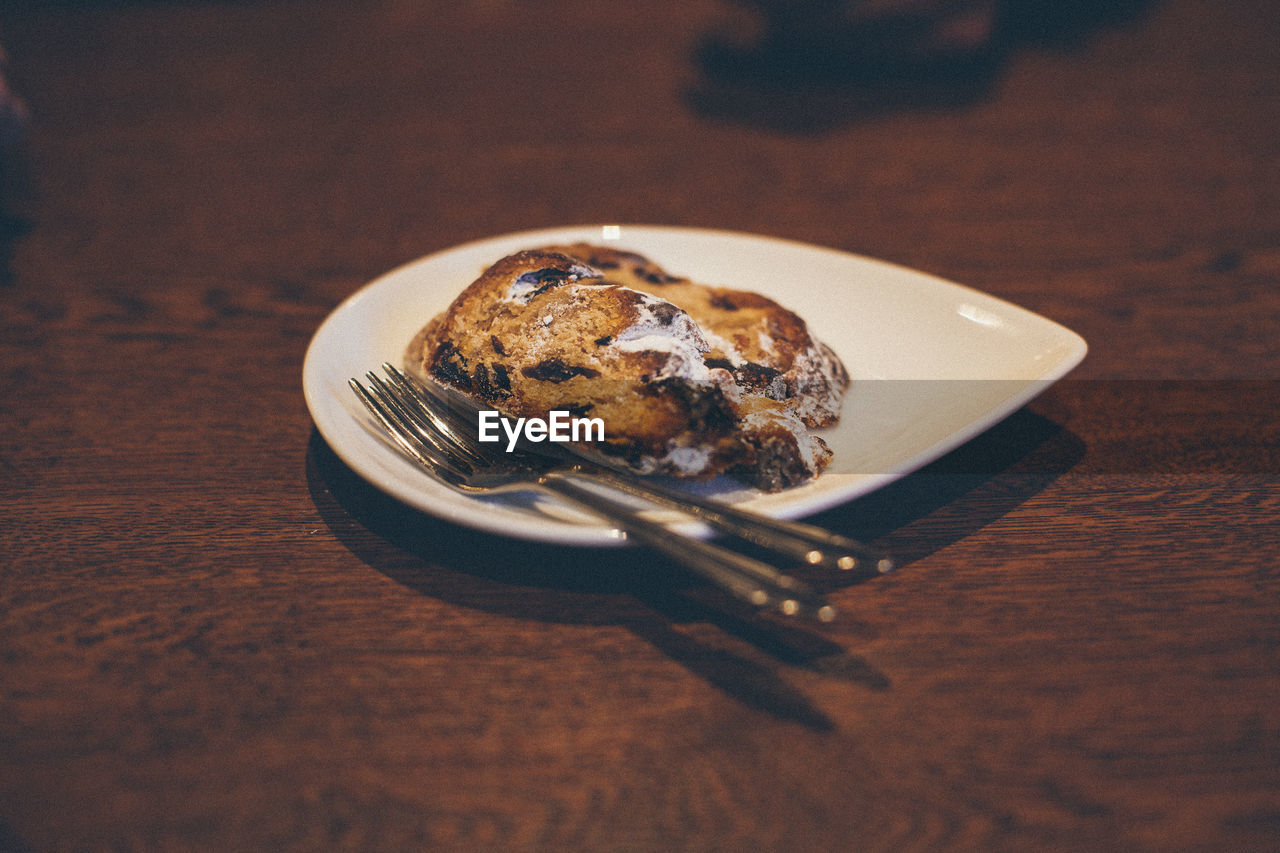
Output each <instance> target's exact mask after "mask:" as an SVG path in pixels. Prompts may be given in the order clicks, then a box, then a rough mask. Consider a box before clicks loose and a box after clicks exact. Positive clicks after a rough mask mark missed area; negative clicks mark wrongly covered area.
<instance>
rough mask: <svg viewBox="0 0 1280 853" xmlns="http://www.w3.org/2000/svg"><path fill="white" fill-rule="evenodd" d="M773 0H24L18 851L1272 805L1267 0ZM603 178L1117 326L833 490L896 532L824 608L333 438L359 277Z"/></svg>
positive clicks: (1272, 222)
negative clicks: (875, 566) (775, 614)
mask: <svg viewBox="0 0 1280 853" xmlns="http://www.w3.org/2000/svg"><path fill="white" fill-rule="evenodd" d="M907 5H908V6H911V5H913V4H907ZM914 5H918V6H921V7H923V6H928V5H930V4H928V3H924V4H914ZM939 5H945V4H939ZM773 8H776V7H775V6H774V5H770V6H769V7H767V8H766V9H765V11H769V9H773ZM868 14H869V13H868ZM873 17H874V16H873ZM766 19H767V15H763V14H762V13H761V9H760V7H759V6H755V7H752V6H748V5H732V4H729V3H723V2H713V0H705V2H704V0H698V1H697V2H681V3H660V4H639V5H635V4H633V5H627V4H617V3H597V2H586V0H525V2H518V0H463V1H462V2H457V3H415V2H407V0H384V2H373V0H359V2H341V3H339V2H328V0H319V2H305V3H303V2H292V0H263V2H234V0H223V2H201V1H200V0H191V2H141V1H140V2H62V3H34V2H30V3H9V4H5V5H4V6H0V43H3V45H4V47H5V50H6V52H7V54H8V69H7V78H8V82H9V84H10V86H11V88H12V89H13V90H14V92H16V93H17V94H18V95H19V96H21V97H22V98H23V99H24V100H25V102H26V105H27V107H28V109H29V116H28V118H27V120H26V124H25V128H24V132H23V137H22V139H21V140H17V139H15V138H13V137H10V138H9V142H8V144H7V145H6V147H5V148H4V154H3V159H2V160H0V162H2V163H3V179H4V181H3V184H4V188H5V189H4V197H3V201H4V205H5V217H4V220H3V225H4V228H3V232H4V236H5V243H6V257H7V262H6V263H5V276H4V279H3V284H0V849H4V850H6V851H8V850H13V851H36V850H39V851H43V850H188V849H189V850H280V849H301V850H332V849H357V850H412V849H437V850H513V849H514V850H520V849H525V850H535V849H544V850H561V849H575V850H593V851H595V850H671V849H684V850H745V849H762V850H795V851H810V850H854V849H859V850H894V851H902V850H939V849H952V850H1018V851H1025V850H1064V851H1068V850H1070V851H1074V850H1082V849H1091V850H1110V849H1116V850H1133V851H1144V850H1145V851H1169V850H1206V851H1208V850H1214V851H1217V850H1232V851H1272V850H1275V849H1277V847H1280V770H1278V769H1277V768H1280V710H1277V709H1278V708H1280V671H1278V661H1280V656H1278V654H1277V652H1278V649H1277V645H1278V643H1280V630H1278V629H1277V624H1278V623H1280V620H1277V606H1278V605H1280V581H1278V580H1277V576H1276V565H1277V561H1278V559H1280V534H1278V533H1277V530H1280V525H1277V522H1278V521H1280V511H1278V507H1280V479H1278V474H1280V465H1278V464H1277V446H1278V445H1280V442H1277V435H1276V426H1275V417H1274V413H1273V410H1274V404H1275V400H1276V396H1277V395H1276V389H1277V384H1276V380H1277V379H1278V378H1280V349H1278V348H1277V345H1276V338H1277V335H1276V332H1277V328H1278V323H1277V320H1278V319H1280V295H1278V294H1277V280H1278V279H1280V132H1278V131H1277V128H1280V48H1278V47H1277V44H1278V43H1280V40H1278V39H1277V33H1278V32H1280V26H1278V24H1280V20H1278V13H1277V7H1276V6H1275V4H1273V3H1270V2H1261V0H1255V2H1233V3H1213V2H1200V1H1199V0H1160V2H1151V3H1126V4H1120V5H1114V4H1113V5H1103V4H1091V3H1074V4H1047V3H1022V4H1006V5H1005V6H1003V7H1000V8H999V10H998V11H997V13H996V14H995V15H994V16H992V17H990V18H988V19H986V23H987V24H988V25H989V26H988V27H987V28H986V29H979V30H978V31H977V33H978V37H977V38H976V39H975V40H971V41H969V42H965V43H963V44H959V45H957V44H956V43H954V42H950V43H945V44H943V46H942V47H938V45H937V44H936V43H935V40H934V35H933V33H934V30H933V29H930V25H929V24H928V23H921V22H920V20H919V19H913V18H911V17H910V16H905V17H904V16H898V17H893V16H890V20H889V21H888V23H886V22H885V21H884V20H878V19H877V20H872V21H865V20H862V19H860V18H858V17H857V16H856V15H854V16H853V17H852V18H848V19H841V21H842V22H841V23H839V25H834V24H833V25H830V26H821V27H818V28H816V29H813V28H811V29H804V28H801V29H800V30H799V31H798V32H796V31H786V32H779V31H778V30H777V29H776V27H777V26H778V25H776V24H775V29H772V30H771V29H769V28H767V27H766V26H764V25H763V24H762V21H764V20H766ZM593 222H621V223H657V224H671V225H684V226H701V227H713V228H725V229H734V230H742V231H750V232H757V233H763V234H769V235H774V236H780V237H786V238H791V239H796V240H802V241H807V242H812V243H817V244H822V245H826V246H832V247H835V248H839V249H843V250H847V251H853V252H859V253H864V254H867V255H871V256H874V257H878V258H883V259H886V260H890V261H893V262H897V263H900V264H904V265H907V266H910V267H914V268H918V269H922V270H925V271H927V272H930V273H934V274H937V275H940V276H943V277H945V278H948V279H952V280H955V281H959V282H963V283H965V284H968V285H971V286H973V287H977V288H979V289H981V290H985V291H988V292H991V293H994V294H996V295H998V296H1001V297H1003V298H1006V299H1009V300H1011V301H1014V302H1016V303H1018V304H1021V305H1024V306H1026V307H1028V308H1030V309H1032V310H1034V311H1038V312H1040V313H1043V314H1045V315H1046V316H1048V317H1050V318H1052V319H1054V320H1056V321H1058V322H1060V323H1063V324H1064V325H1067V326H1069V327H1071V328H1072V329H1074V330H1076V331H1078V332H1079V333H1080V334H1082V335H1083V336H1084V337H1085V338H1086V339H1087V340H1088V341H1089V344H1090V354H1089V356H1088V358H1087V359H1086V361H1085V362H1084V364H1083V365H1081V367H1080V368H1079V369H1078V370H1077V371H1076V372H1075V373H1074V374H1073V375H1072V378H1071V379H1070V380H1068V381H1066V382H1063V383H1061V384H1059V385H1058V386H1055V387H1054V388H1053V389H1051V390H1050V391H1049V392H1047V393H1046V394H1045V395H1044V396H1042V397H1041V398H1039V399H1037V400H1036V401H1034V402H1033V403H1032V404H1030V405H1029V406H1028V407H1027V408H1026V409H1024V410H1022V411H1020V412H1018V413H1017V414H1015V415H1014V416H1013V417H1011V418H1010V419H1009V420H1008V421H1006V422H1005V423H1004V424H1002V425H1000V426H999V427H997V428H995V429H994V430H992V431H991V432H990V433H988V434H986V435H985V436H983V437H980V438H979V439H977V440H975V441H974V442H973V443H971V444H969V445H966V446H965V447H963V448H961V449H960V450H958V451H956V452H955V453H953V454H950V455H949V456H947V457H946V458H944V459H943V460H941V461H939V462H937V463H935V464H934V465H931V466H929V467H928V468H926V469H925V470H923V471H922V472H920V473H918V474H916V475H913V476H911V477H908V478H906V479H905V480H903V481H901V482H899V483H897V484H895V485H894V486H892V487H890V488H887V489H885V490H883V491H881V492H878V493H876V494H874V495H871V496H868V497H867V498H864V499H862V500H859V501H855V502H854V503H852V504H850V505H848V506H845V507H841V508H838V509H835V510H832V511H829V512H827V513H824V514H823V515H821V516H820V517H819V518H818V519H817V520H818V521H820V522H822V523H824V524H827V525H829V526H832V527H834V528H836V529H839V530H841V531H843V532H845V533H849V534H853V535H857V536H861V537H864V538H867V539H871V540H873V541H875V542H876V543H877V544H880V545H882V546H883V547H886V548H888V549H890V550H891V551H893V552H894V553H895V554H897V555H898V556H899V560H900V562H901V563H902V566H901V568H900V570H899V571H898V572H897V573H895V574H893V575H890V576H887V577H884V578H880V579H876V580H874V581H871V582H868V583H864V584H855V585H849V584H847V583H845V582H843V581H840V580H839V579H830V578H811V579H812V580H814V581H815V582H817V583H819V584H820V585H822V586H823V588H824V589H826V590H827V591H828V593H829V595H830V597H831V600H832V601H833V602H834V603H835V604H836V605H837V606H838V607H839V608H840V610H841V612H842V614H843V616H842V619H841V620H840V621H838V622H836V623H834V624H832V625H831V626H826V627H822V628H815V627H810V626H806V625H802V624H797V623H784V622H780V621H778V620H775V619H772V618H768V617H758V616H753V615H750V614H744V613H741V612H739V611H735V610H733V609H732V608H729V607H727V606H726V605H725V604H724V603H723V602H722V601H721V600H720V599H719V598H718V597H717V596H716V594H715V593H714V592H713V591H711V590H707V589H705V588H703V587H701V586H700V585H699V584H697V583H695V582H693V581H692V580H689V579H687V578H685V577H683V576H681V575H679V574H678V573H677V572H676V571H675V570H674V569H673V567H671V566H669V565H666V564H665V563H663V562H662V561H660V560H658V559H656V558H654V557H652V556H650V555H647V554H645V553H643V552H641V551H630V550H628V551H609V552H596V551H590V550H575V549H561V548H555V547H552V546H548V545H540V544H530V543H522V542H514V541H508V540H504V539H499V538H495V537H488V536H484V535H481V534H476V533H472V532H469V531H466V530H463V529H461V528H457V527H453V526H451V525H449V524H447V523H444V522H441V521H437V520H434V519H431V518H427V517H424V516H421V515H419V514H417V513H415V512H413V511H411V510H408V509H405V508H403V507H401V506H400V505H398V504H396V503H394V502H393V501H391V500H389V499H387V498H385V497H382V496H381V495H379V494H378V493H377V492H375V491H374V490H373V489H372V488H371V487H370V486H368V485H366V484H365V483H363V482H362V481H361V480H359V478H357V477H356V476H355V475H354V474H352V473H351V472H350V471H349V470H348V469H346V468H345V466H343V465H342V463H341V462H339V461H338V460H337V459H336V457H335V456H334V455H333V453H332V452H331V451H330V449H329V448H328V447H326V446H325V444H324V442H323V441H322V440H321V439H320V438H319V437H318V435H317V434H316V433H315V431H314V428H313V427H312V425H311V422H310V418H309V416H308V413H307V410H306V408H305V406H304V403H303V399H302V394H301V388H300V370H301V363H302V358H303V354H304V352H305V348H306V345H307V342H308V340H309V339H310V336H311V334H312V333H313V332H314V330H315V328H316V327H317V325H318V324H319V323H320V322H321V321H322V320H323V318H324V317H325V316H326V314H327V313H328V312H329V311H330V310H332V308H333V307H334V306H335V305H337V304H338V302H340V301H341V300H342V299H343V298H345V297H346V296H347V295H349V294H350V293H352V292H353V291H355V290H356V289H357V288H359V287H360V286H362V285H363V284H364V283H366V282H367V281H369V280H370V279H372V278H373V277H375V276H377V275H379V274H381V273H383V272H385V271H386V270H388V269H391V268H393V267H395V266H397V265H399V264H401V263H404V262H406V261H409V260H411V259H413V258H415V257H418V256H421V255H423V254H426V253H429V252H432V251H435V250H439V249H443V248H446V247H449V246H451V245H454V244H457V243H459V242H463V241H466V240H471V239H476V238H481V237H486V236H490V235H493V234H498V233H503V232H507V231H515V230H523V229H528V228H536V227H541V226H553V225H564V224H579V223H593ZM815 286H820V283H816V284H815ZM849 322H850V323H856V322H857V306H856V305H850V306H849ZM904 322H909V318H904Z"/></svg>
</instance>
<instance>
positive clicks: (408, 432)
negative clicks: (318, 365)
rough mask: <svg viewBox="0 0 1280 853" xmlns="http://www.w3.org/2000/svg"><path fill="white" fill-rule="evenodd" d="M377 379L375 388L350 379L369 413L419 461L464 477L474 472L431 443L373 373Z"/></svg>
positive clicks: (374, 378)
mask: <svg viewBox="0 0 1280 853" xmlns="http://www.w3.org/2000/svg"><path fill="white" fill-rule="evenodd" d="M371 378H372V380H373V382H374V390H373V391H370V390H368V389H366V388H365V387H364V386H363V385H361V384H360V383H359V382H357V381H356V380H354V379H352V380H350V381H349V384H350V385H351V389H352V390H353V391H355V393H356V396H357V397H359V398H360V402H361V403H363V404H364V407H365V408H366V409H368V410H369V413H370V414H372V415H373V416H374V418H375V419H376V420H377V421H378V423H380V424H381V425H382V427H383V429H385V430H386V432H387V434H388V435H390V436H391V438H392V439H393V440H394V441H395V442H396V444H397V445H399V446H400V447H401V448H402V449H403V450H405V452H407V453H408V454H409V455H410V456H411V457H413V458H414V459H416V460H417V461H418V462H419V463H421V464H422V465H424V466H426V467H427V468H428V469H429V470H430V469H442V470H443V471H444V472H445V473H446V474H447V475H448V476H449V477H451V478H452V479H454V480H455V481H456V480H461V479H463V478H465V477H466V475H467V474H468V473H470V470H471V469H470V466H467V465H465V464H459V463H460V460H458V459H456V458H455V457H454V456H453V455H451V454H450V453H449V452H448V451H445V450H442V449H441V448H439V447H436V446H433V445H432V444H430V443H428V442H427V441H426V440H425V439H424V437H423V435H422V433H421V432H420V431H419V430H418V429H417V428H416V427H415V426H414V425H413V424H412V423H411V422H409V421H407V420H406V419H405V416H404V415H403V414H402V413H401V412H399V411H397V408H396V406H395V405H394V403H392V402H391V401H390V400H389V399H388V397H387V396H386V394H385V392H384V391H383V387H384V386H382V384H381V383H378V382H377V377H374V376H372V375H371Z"/></svg>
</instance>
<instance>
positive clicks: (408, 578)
mask: <svg viewBox="0 0 1280 853" xmlns="http://www.w3.org/2000/svg"><path fill="white" fill-rule="evenodd" d="M1083 452H1084V445H1083V444H1082V442H1081V441H1080V440H1079V439H1078V438H1077V437H1076V436H1074V435H1073V434H1072V433H1070V432H1069V431H1067V430H1065V429H1063V428H1061V427H1059V426H1058V425H1057V424H1055V423H1053V422H1052V421H1049V420H1047V419H1046V418H1043V417H1041V416H1039V415H1036V414H1034V413H1032V412H1030V411H1028V410H1025V409H1024V410H1021V411H1019V412H1017V413H1015V414H1014V415H1012V416H1011V417H1010V418H1008V419H1007V420H1005V421H1004V422H1003V423H1001V424H1000V425H998V426H996V427H994V428H993V429H991V430H990V431H988V432H987V433H985V434H983V435H982V436H980V437H979V438H977V439H974V440H973V441H971V442H969V443H968V444H966V445H964V446H963V447H961V448H959V449H957V450H955V451H953V452H952V453H950V454H948V455H947V456H946V457H944V458H942V459H940V460H938V461H937V462H935V463H933V464H932V465H930V466H928V467H926V468H924V469H922V470H921V471H919V472H917V473H915V474H913V475H910V476H908V477H906V478H904V479H902V480H899V481H898V482H896V483H893V484H891V485H890V486H887V487H886V488H884V489H881V490H879V491H877V492H875V493H873V494H871V495H868V496H866V497H864V498H861V499H859V500H857V501H854V502H851V503H849V504H846V505H845V506H842V507H838V508H836V509H833V510H829V511H827V512H824V513H822V514H820V515H818V516H815V517H813V519H811V520H813V521H814V522H816V523H818V524H822V525H824V526H826V527H829V528H831V529H834V530H837V531H839V532H841V533H844V534H846V535H849V536H852V537H854V538H857V539H862V540H864V541H868V542H874V543H876V544H878V545H880V546H882V547H884V548H885V549H886V550H887V551H889V552H890V553H892V554H894V555H895V558H896V559H897V561H898V565H899V569H898V571H899V572H910V566H911V563H913V562H915V561H917V560H919V559H921V558H923V557H926V556H928V555H929V554H932V553H934V552H935V551H937V550H939V549H941V548H944V547H946V546H947V545H948V544H950V543H952V542H955V541H957V540H960V539H963V538H964V537H966V536H968V535H970V534H972V533H974V532H975V531H978V530H980V529H981V528H983V527H984V526H986V525H988V524H990V523H991V522H992V521H994V520H996V519H998V518H999V517H1000V516H1002V515H1004V514H1005V513H1007V512H1009V511H1011V510H1013V509H1014V508H1016V507H1017V506H1018V505H1020V504H1021V503H1022V502H1024V501H1025V500H1027V499H1028V498H1030V497H1031V496H1032V495H1034V494H1036V493H1037V492H1039V491H1040V490H1041V489H1043V488H1044V486H1045V485H1047V484H1048V483H1049V482H1050V481H1052V480H1053V479H1054V478H1055V477H1057V476H1058V475H1059V474H1061V473H1062V472H1063V471H1066V470H1068V469H1069V468H1071V467H1072V465H1074V464H1075V462H1076V461H1077V460H1079V459H1080V457H1081V456H1082V455H1083ZM307 480H308V486H309V488H310V491H311V495H312V500H313V501H314V503H315V505H316V508H317V510H318V511H319V513H320V515H321V517H322V518H323V519H324V521H325V523H326V524H327V525H328V526H329V528H330V530H332V531H333V533H334V534H335V536H337V538H338V539H339V541H341V542H342V543H343V545H345V546H346V547H347V548H348V549H350V551H351V552H352V553H353V554H355V555H356V556H357V557H359V558H360V559H361V560H362V561H363V562H365V563H366V564H367V565H369V566H370V567H372V568H373V569H375V570H377V571H379V572H381V573H383V574H385V575H386V576H388V577H390V578H392V579H393V580H395V581H397V582H398V583H401V584H403V585H405V586H406V587H409V588H411V589H414V590H416V591H418V592H420V593H422V594H423V595H429V596H432V597H436V598H440V599H443V600H446V601H450V602H454V603H456V604H459V605H462V606H465V607H472V608H476V609H480V610H486V611H489V612H492V613H499V614H502V615H506V616H514V617H518V618H521V619H536V620H541V621H548V622H557V623H565V624H596V625H622V626H625V627H626V628H627V629H628V630H630V631H632V632H633V633H635V634H636V635H637V636H640V637H642V638H644V639H645V640H646V641H648V642H649V643H651V644H652V645H653V646H654V647H655V648H657V649H659V650H660V651H662V652H663V654H665V655H667V656H668V657H670V658H671V659H673V660H675V661H678V662H679V663H680V664H681V665H682V666H684V667H686V668H687V669H689V670H690V671H691V672H694V673H696V674H698V675H699V676H700V677H702V678H703V679H705V680H706V681H707V682H708V683H710V684H713V685H715V686H716V687H718V688H719V689H721V690H723V691H724V692H725V693H727V694H729V695H731V696H733V697H735V698H736V699H737V700H738V701H740V702H742V703H744V704H746V705H748V706H750V707H754V708H757V709H759V710H762V711H765V712H767V713H770V714H772V715H774V716H777V717H779V718H783V719H790V720H794V721H797V722H800V723H802V724H804V725H806V726H809V727H810V728H813V729H815V730H826V729H830V728H831V727H832V723H831V721H830V720H829V719H827V718H826V717H825V716H824V715H823V714H822V713H821V712H820V711H818V710H817V709H816V708H814V707H813V706H812V705H811V704H810V703H809V702H808V700H807V699H805V697H804V696H803V694H801V693H800V692H799V691H798V690H796V689H795V688H794V687H792V686H791V685H790V684H788V683H787V682H786V681H785V680H784V679H783V678H782V677H780V673H779V669H778V667H779V665H784V666H788V667H794V668H796V669H800V670H805V671H810V672H816V673H821V674H823V675H825V676H828V677H832V678H839V679H843V680H845V681H848V682H850V683H854V684H857V685H860V686H862V687H863V688H865V689H870V690H885V689H889V688H890V686H891V685H890V681H889V679H888V677H887V676H886V675H885V674H884V673H881V672H879V671H878V670H876V669H875V668H874V667H873V666H871V665H870V664H869V663H868V662H867V661H865V660H864V659H862V658H861V657H860V656H858V655H856V654H855V653H853V652H851V651H849V650H847V649H845V648H844V647H842V646H840V645H839V644H837V643H835V642H833V641H832V640H831V639H829V638H828V637H827V636H825V635H824V634H823V633H822V631H821V629H818V628H811V627H809V626H807V625H805V624H802V623H797V622H790V621H785V620H784V619H782V618H781V617H773V616H770V615H766V614H759V613H756V612H753V611H750V610H748V609H745V608H744V607H742V606H740V605H738V604H737V603H735V602H733V601H730V600H728V598H727V597H726V596H723V595H721V594H720V593H719V592H718V591H717V590H714V589H710V588H708V587H707V586H706V585H705V584H703V583H702V582H701V581H699V580H698V579H696V578H692V577H690V576H689V575H687V574H685V573H684V571H683V570H682V569H680V567H678V566H676V565H675V564H673V563H671V562H669V561H668V560H666V559H665V558H663V557H661V556H659V555H656V554H653V553H651V552H648V551H645V550H643V549H640V548H610V549H599V548H578V547H562V546H556V545H548V544H541V543H535V542H526V541H521V540H514V539H505V538H502V537H498V536H493V535H490V534H486V533H481V532H478V531H473V530H470V529H468V528H464V527H460V526H457V525H455V524H452V523H450V522H446V521H442V520H440V519H437V518H434V517H432V516H429V515H425V514H423V513H421V512H418V511H417V510H415V509H412V508H410V507H407V506H405V505H404V504H402V503H400V502H399V501H396V500H395V499H393V498H390V497H388V496H386V495H385V494H383V493H382V492H380V491H378V490H377V489H376V488H374V487H373V486H371V485H369V484H368V483H366V482H365V481H364V480H363V479H361V478H360V477H359V476H358V475H357V474H355V473H354V472H353V471H351V469H349V468H348V467H347V466H346V465H345V464H344V463H342V462H341V460H339V459H338V458H337V456H336V455H335V454H334V453H333V451H332V450H331V449H330V448H329V447H328V445H327V444H326V443H325V442H324V440H323V439H322V438H321V437H320V435H319V433H317V432H314V431H313V433H312V438H311V443H310V447H309V449H308V454H307ZM796 571H797V574H801V576H802V577H803V578H804V579H805V580H806V581H808V582H810V583H812V584H813V585H814V586H816V587H818V588H819V589H820V590H822V591H824V592H827V593H832V592H835V591H837V590H838V589H840V588H842V587H847V586H850V585H851V584H853V583H855V582H857V581H854V580H851V579H850V578H848V577H847V576H843V575H838V574H836V575H832V574H831V573H829V572H817V571H815V570H811V569H808V568H807V567H806V568H804V569H798V570H796ZM869 582H870V583H875V582H877V581H876V580H871V581H869ZM708 628H709V629H710V630H707V629H708ZM840 628H841V631H842V633H843V634H845V635H849V634H852V635H854V636H861V637H865V638H870V637H872V636H874V633H875V632H874V629H873V628H872V627H871V626H868V625H865V624H857V623H853V622H852V621H851V620H850V619H849V618H848V617H846V618H844V619H843V621H842V622H841V624H840Z"/></svg>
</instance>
